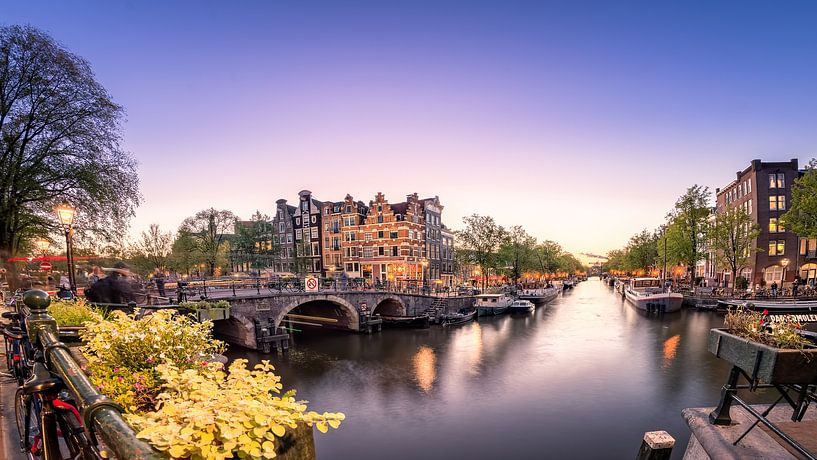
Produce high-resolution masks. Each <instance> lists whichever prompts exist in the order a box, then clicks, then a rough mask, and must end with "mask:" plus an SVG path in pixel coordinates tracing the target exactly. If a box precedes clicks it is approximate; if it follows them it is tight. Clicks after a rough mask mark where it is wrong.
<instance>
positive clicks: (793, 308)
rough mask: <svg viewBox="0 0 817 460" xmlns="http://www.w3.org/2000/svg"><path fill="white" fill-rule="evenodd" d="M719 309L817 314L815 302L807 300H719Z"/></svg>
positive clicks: (816, 302)
mask: <svg viewBox="0 0 817 460" xmlns="http://www.w3.org/2000/svg"><path fill="white" fill-rule="evenodd" d="M718 307H720V308H733V307H744V308H747V309H749V310H758V311H763V310H769V312H779V313H805V312H817V300H813V299H808V300H800V299H791V298H787V299H764V300H753V299H749V300H738V299H735V300H720V301H718Z"/></svg>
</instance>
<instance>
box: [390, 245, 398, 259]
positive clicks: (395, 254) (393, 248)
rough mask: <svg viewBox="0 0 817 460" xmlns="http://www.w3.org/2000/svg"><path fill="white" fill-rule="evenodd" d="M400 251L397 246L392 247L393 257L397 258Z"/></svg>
mask: <svg viewBox="0 0 817 460" xmlns="http://www.w3.org/2000/svg"><path fill="white" fill-rule="evenodd" d="M398 250H399V248H398V247H397V246H392V247H391V255H392V256H395V257H396V256H397V251H398Z"/></svg>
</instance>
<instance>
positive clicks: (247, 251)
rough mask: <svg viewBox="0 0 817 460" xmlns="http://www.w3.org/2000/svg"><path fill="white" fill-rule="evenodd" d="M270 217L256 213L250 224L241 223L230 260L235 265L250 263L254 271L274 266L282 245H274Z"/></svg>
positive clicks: (238, 226) (234, 239)
mask: <svg viewBox="0 0 817 460" xmlns="http://www.w3.org/2000/svg"><path fill="white" fill-rule="evenodd" d="M272 238H273V234H272V222H271V221H270V218H269V216H266V215H263V214H261V212H260V211H256V212H255V214H253V215H252V217H250V221H249V222H239V223H238V224H237V225H236V231H235V235H234V236H233V238H232V240H231V251H230V259H231V261H232V263H233V264H234V265H239V264H241V263H243V262H247V261H249V263H250V266H251V267H252V268H253V269H256V270H258V269H261V268H265V267H270V266H272V264H273V262H274V261H276V260H278V256H279V255H280V245H278V244H273V241H272Z"/></svg>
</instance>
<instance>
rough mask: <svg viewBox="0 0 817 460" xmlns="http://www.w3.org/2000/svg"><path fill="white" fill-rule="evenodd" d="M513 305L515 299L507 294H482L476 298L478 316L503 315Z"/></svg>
mask: <svg viewBox="0 0 817 460" xmlns="http://www.w3.org/2000/svg"><path fill="white" fill-rule="evenodd" d="M512 303H513V297H511V296H509V295H507V294H480V295H478V296H476V300H475V301H474V307H475V308H476V309H477V316H495V315H501V314H502V313H505V311H506V310H508V307H510V306H511V304H512Z"/></svg>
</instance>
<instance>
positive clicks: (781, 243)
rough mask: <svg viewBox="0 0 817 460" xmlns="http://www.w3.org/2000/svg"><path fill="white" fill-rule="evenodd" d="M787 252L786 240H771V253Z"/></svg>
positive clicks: (773, 254)
mask: <svg viewBox="0 0 817 460" xmlns="http://www.w3.org/2000/svg"><path fill="white" fill-rule="evenodd" d="M785 252H786V240H770V241H769V255H770V256H782V255H783V254H784V253H785Z"/></svg>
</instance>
